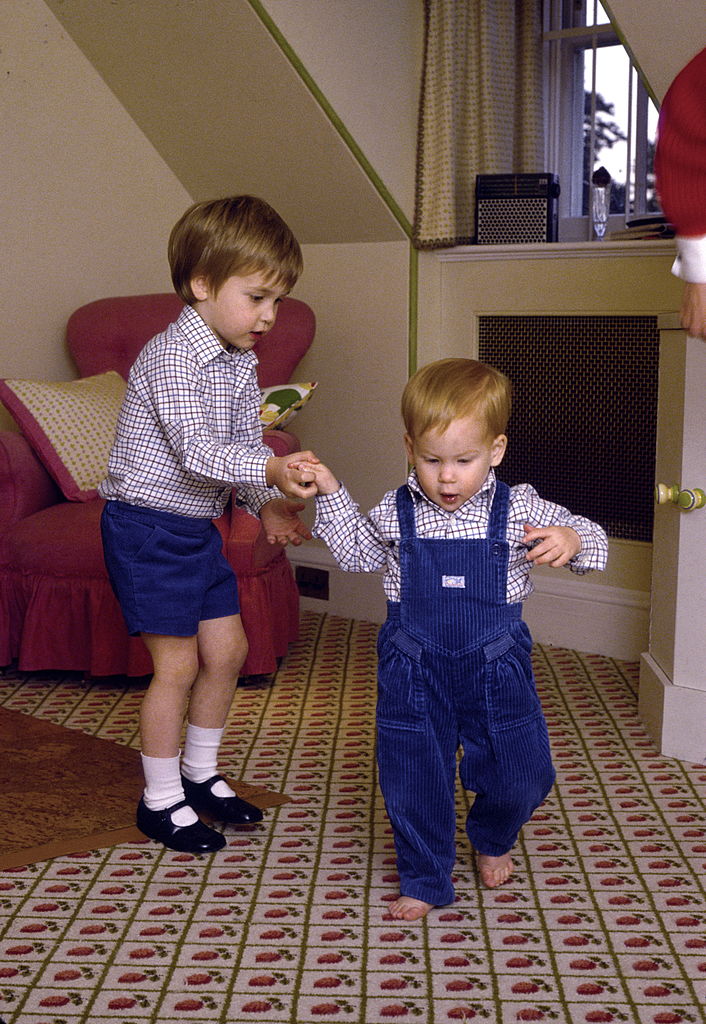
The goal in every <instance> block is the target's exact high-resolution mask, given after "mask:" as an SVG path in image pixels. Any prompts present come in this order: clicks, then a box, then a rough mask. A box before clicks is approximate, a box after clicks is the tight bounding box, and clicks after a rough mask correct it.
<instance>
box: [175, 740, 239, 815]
mask: <svg viewBox="0 0 706 1024" xmlns="http://www.w3.org/2000/svg"><path fill="white" fill-rule="evenodd" d="M223 732H224V730H223V729H206V728H204V727H203V726H201V725H193V724H192V723H191V722H188V723H187V726H186V738H185V740H184V756H183V757H182V759H181V770H182V772H183V774H184V775H185V776H186V778H187V779H190V780H191V782H205V781H206V780H207V779H210V778H211V777H212V776H213V775H216V774H217V773H218V751H219V749H220V746H221V738H222V737H223ZM211 792H212V793H213V795H214V796H221V797H229V796H235V793H234V792H233V790H232V789H231V788H230V786H229V785H228V783H227V782H225V781H224V780H223V779H219V780H218V782H215V783H214V784H213V785H212V786H211Z"/></svg>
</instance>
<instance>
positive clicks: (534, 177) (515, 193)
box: [476, 174, 559, 245]
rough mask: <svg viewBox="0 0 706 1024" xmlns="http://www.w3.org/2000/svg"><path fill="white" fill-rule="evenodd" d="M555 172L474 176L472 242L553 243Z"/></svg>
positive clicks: (556, 185) (555, 216)
mask: <svg viewBox="0 0 706 1024" xmlns="http://www.w3.org/2000/svg"><path fill="white" fill-rule="evenodd" d="M558 196H559V179H558V177H557V176H556V174H478V175H476V244H477V245H508V244H513V243H522V242H556V240H557V223H558V211H557V206H558V204H557V199H558Z"/></svg>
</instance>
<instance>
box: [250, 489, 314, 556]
mask: <svg viewBox="0 0 706 1024" xmlns="http://www.w3.org/2000/svg"><path fill="white" fill-rule="evenodd" d="M303 508H304V503H303V502H301V501H285V499H284V498H273V499H272V501H268V502H266V503H265V504H264V505H263V506H262V508H261V509H260V521H261V522H262V528H263V530H264V531H265V536H266V537H267V540H268V541H269V542H270V544H284V545H285V546H286V545H287V544H288V543H290V544H293V545H294V546H295V547H299V545H300V544H301V542H302V541H303V540H311V532H310V531H309V529H308V527H307V526H306V524H305V523H303V522H302V521H301V519H300V518H299V516H298V515H297V512H301V510H302V509H303Z"/></svg>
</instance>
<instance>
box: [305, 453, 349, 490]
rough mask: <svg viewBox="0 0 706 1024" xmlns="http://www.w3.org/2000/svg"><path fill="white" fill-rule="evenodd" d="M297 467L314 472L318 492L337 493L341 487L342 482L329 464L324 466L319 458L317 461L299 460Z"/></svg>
mask: <svg viewBox="0 0 706 1024" xmlns="http://www.w3.org/2000/svg"><path fill="white" fill-rule="evenodd" d="M293 457H294V456H293ZM297 468H298V469H301V470H305V471H306V472H309V473H313V474H314V483H315V485H316V493H317V494H335V493H336V491H338V490H340V488H341V484H340V483H339V481H338V479H337V478H336V477H335V476H334V475H333V473H332V472H331V470H330V469H329V468H328V466H324V464H323V462H319V461H318V459H317V460H316V462H304V461H301V462H298V463H297Z"/></svg>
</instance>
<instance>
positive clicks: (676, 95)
mask: <svg viewBox="0 0 706 1024" xmlns="http://www.w3.org/2000/svg"><path fill="white" fill-rule="evenodd" d="M655 175H656V183H657V191H658V193H659V197H660V201H661V203H662V209H663V210H664V213H665V216H666V217H667V219H668V220H669V221H670V222H671V223H672V224H673V225H674V227H675V228H676V231H677V234H678V235H684V236H687V237H688V236H694V235H706V49H704V50H702V51H701V52H700V53H698V54H697V55H696V56H695V57H694V58H693V60H691V61H690V62H689V63H688V64H687V65H686V67H685V68H683V69H682V70H681V71H680V72H679V74H678V75H677V77H676V78H675V79H674V81H673V82H672V84H671V85H670V87H669V89H668V91H667V94H666V96H665V97H664V101H663V103H662V108H661V111H660V115H659V130H658V135H657V151H656V154H655Z"/></svg>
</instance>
